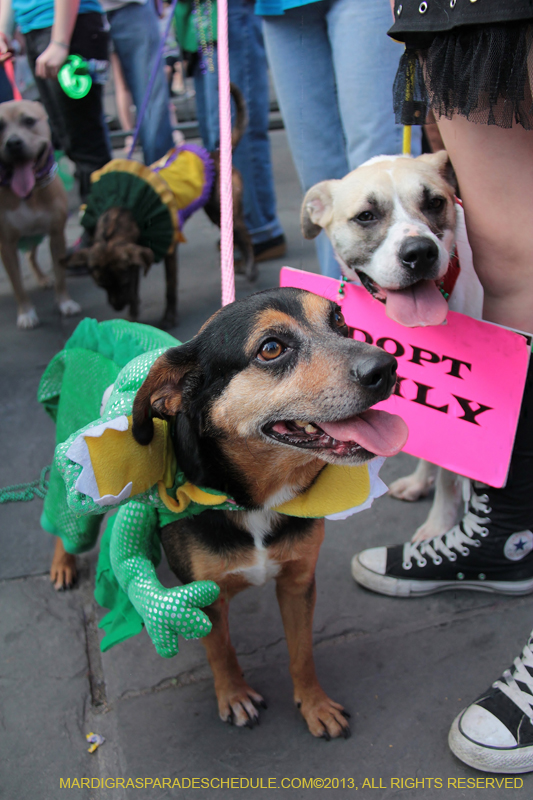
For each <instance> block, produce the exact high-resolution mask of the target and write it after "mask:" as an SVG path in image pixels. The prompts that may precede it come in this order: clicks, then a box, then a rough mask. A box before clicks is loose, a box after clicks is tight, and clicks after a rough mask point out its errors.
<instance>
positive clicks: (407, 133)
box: [402, 59, 415, 156]
mask: <svg viewBox="0 0 533 800" xmlns="http://www.w3.org/2000/svg"><path fill="white" fill-rule="evenodd" d="M414 86H415V65H414V62H413V61H412V60H411V59H410V60H409V65H408V67H407V80H406V84H405V100H406V102H410V101H412V100H413V97H414ZM402 154H403V155H404V156H410V155H411V125H404V126H403V146H402Z"/></svg>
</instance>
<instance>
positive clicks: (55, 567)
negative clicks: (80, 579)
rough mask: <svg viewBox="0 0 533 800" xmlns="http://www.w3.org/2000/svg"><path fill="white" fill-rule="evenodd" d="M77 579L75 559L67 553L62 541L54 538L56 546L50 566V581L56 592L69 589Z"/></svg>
mask: <svg viewBox="0 0 533 800" xmlns="http://www.w3.org/2000/svg"><path fill="white" fill-rule="evenodd" d="M76 578H77V569H76V557H75V556H73V555H71V554H70V553H67V551H66V550H65V548H64V547H63V542H62V540H61V539H60V538H59V536H58V537H56V546H55V549H54V555H53V558H52V564H51V565H50V580H51V581H52V583H53V584H54V589H55V590H56V591H57V592H62V591H64V590H65V589H71V588H72V586H73V585H74V584H75V582H76Z"/></svg>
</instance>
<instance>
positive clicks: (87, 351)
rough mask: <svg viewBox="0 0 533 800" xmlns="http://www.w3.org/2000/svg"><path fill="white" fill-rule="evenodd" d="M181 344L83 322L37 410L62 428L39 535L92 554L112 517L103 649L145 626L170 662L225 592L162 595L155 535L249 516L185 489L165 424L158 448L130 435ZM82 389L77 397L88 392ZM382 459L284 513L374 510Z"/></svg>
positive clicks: (51, 370)
mask: <svg viewBox="0 0 533 800" xmlns="http://www.w3.org/2000/svg"><path fill="white" fill-rule="evenodd" d="M179 344H180V342H179V341H178V340H177V339H174V338H173V337H172V336H170V335H169V334H166V333H163V332H162V331H160V330H157V329H155V328H152V327H150V326H148V325H141V324H139V323H131V322H126V321H124V320H112V321H109V322H101V323H98V322H96V321H95V320H92V319H84V320H82V322H80V324H79V325H78V327H77V328H76V330H75V331H74V333H73V334H72V336H71V337H70V339H69V340H68V341H67V343H66V345H65V348H64V349H63V350H62V351H61V352H60V353H58V354H57V355H56V356H55V357H54V358H53V359H52V361H51V362H50V364H49V365H48V367H47V369H46V371H45V373H44V375H43V378H42V380H41V383H40V386H39V392H38V399H39V401H40V402H41V403H43V405H44V407H45V409H46V410H47V412H48V413H49V414H50V415H51V416H52V418H53V419H54V421H55V422H56V426H57V436H56V441H57V442H58V445H57V447H56V452H55V458H54V464H53V466H52V471H51V474H50V486H49V491H48V494H47V496H46V499H45V503H44V510H43V514H42V518H41V524H42V526H43V528H44V529H45V530H47V531H48V532H50V533H53V534H54V535H57V536H60V537H61V539H62V541H63V544H64V547H65V550H66V551H67V552H69V553H81V552H83V551H86V550H89V549H90V548H92V547H93V546H94V545H95V543H96V540H97V537H98V533H99V528H100V523H101V520H102V518H103V516H104V515H105V514H106V513H107V512H108V511H115V512H116V513H114V514H113V516H111V517H110V519H109V521H108V523H107V525H106V528H105V531H104V534H103V536H102V540H101V542H100V556H99V560H98V567H97V575H96V588H95V597H96V600H97V601H98V602H99V603H100V605H102V606H103V607H105V608H108V609H110V611H109V613H108V614H107V615H106V616H105V617H104V618H103V620H102V621H101V623H100V627H102V628H103V629H104V630H105V636H104V639H103V640H102V643H101V647H102V650H104V651H105V650H107V649H108V648H109V647H112V646H113V645H114V644H117V643H118V642H121V641H124V640H125V639H127V638H129V637H130V636H133V635H135V634H136V633H138V632H139V631H140V630H141V628H142V626H143V624H144V625H145V626H146V629H147V631H148V633H149V635H150V637H151V639H152V641H153V643H154V646H155V648H156V650H157V652H158V653H159V654H160V655H161V656H164V657H166V658H170V657H172V656H174V655H176V654H177V652H178V641H177V639H178V633H179V634H181V635H182V636H183V637H184V638H197V637H200V636H205V635H206V634H207V633H209V631H210V630H211V623H210V621H209V619H208V617H207V615H206V614H205V613H204V612H203V611H201V608H202V607H204V606H207V605H210V604H211V603H213V602H214V601H215V600H216V598H217V597H218V593H219V589H218V587H217V585H216V584H215V583H213V582H212V581H198V582H194V583H191V584H189V585H187V586H180V587H174V588H172V589H166V588H164V587H163V586H162V584H161V583H160V582H159V580H158V578H157V575H156V571H155V568H156V566H157V564H158V563H159V561H160V558H161V549H160V544H159V537H158V531H159V529H160V528H161V527H163V526H164V525H167V524H169V523H170V522H173V521H175V520H177V519H182V518H183V517H186V516H192V515H195V514H200V513H202V511H204V510H205V509H206V508H211V509H213V508H215V509H220V510H242V508H241V507H240V506H238V505H237V504H236V503H235V501H234V500H233V499H232V498H231V497H227V496H226V495H223V494H221V493H220V492H217V491H215V490H213V489H209V488H206V487H198V486H194V485H192V484H191V483H190V482H188V481H187V479H186V477H185V475H184V473H183V472H182V470H181V469H180V466H179V464H178V463H177V461H176V457H175V454H174V449H173V446H172V442H171V439H170V432H169V426H168V424H167V422H165V421H163V420H159V419H155V420H154V428H155V433H154V438H153V440H152V442H151V443H150V444H149V445H147V446H141V445H139V444H138V443H137V442H136V441H135V439H134V438H133V436H132V434H131V416H130V415H131V412H132V407H133V401H134V399H135V395H136V393H137V391H138V389H139V388H140V386H141V384H142V383H143V381H144V379H145V378H146V376H147V374H148V371H149V370H150V367H151V366H152V364H153V363H154V361H155V360H156V359H157V358H158V357H159V356H160V355H161V354H162V353H164V352H165V350H167V349H168V348H169V347H176V346H178V345H179ZM80 384H81V387H82V388H81V389H80ZM382 462H383V459H381V458H379V459H374V460H373V461H370V462H368V464H363V465H361V466H359V467H336V466H333V465H327V466H326V467H325V468H324V470H323V471H322V472H321V473H320V475H319V478H318V479H317V480H316V481H315V483H314V484H313V486H312V487H311V489H309V490H308V491H307V492H304V493H303V494H302V495H300V496H298V497H296V498H294V499H293V500H290V501H288V502H286V503H284V504H282V505H280V506H279V507H278V508H277V509H276V510H277V511H279V512H281V513H283V514H288V515H291V516H298V517H324V516H326V517H328V518H332V519H339V518H344V517H346V516H349V515H350V514H352V513H356V512H357V511H361V510H363V509H364V508H368V507H369V506H370V505H371V503H372V502H373V500H374V498H375V497H378V496H379V495H381V494H383V493H384V492H385V491H386V487H385V485H384V484H383V483H382V481H381V480H380V479H379V477H378V472H379V468H380V466H381V464H382Z"/></svg>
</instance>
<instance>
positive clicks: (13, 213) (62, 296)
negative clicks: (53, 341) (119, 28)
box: [0, 100, 81, 328]
mask: <svg viewBox="0 0 533 800" xmlns="http://www.w3.org/2000/svg"><path fill="white" fill-rule="evenodd" d="M56 172H57V166H56V165H55V162H54V157H53V150H52V144H51V140H50V128H49V127H48V121H47V118H46V113H45V110H44V108H43V106H42V105H41V104H40V103H36V102H33V101H30V100H20V101H17V100H12V101H10V102H7V103H2V104H0V254H1V256H2V261H3V264H4V267H5V269H6V272H7V274H8V276H9V279H10V281H11V284H12V286H13V292H14V294H15V298H16V301H17V306H18V310H17V325H18V327H19V328H34V327H35V326H36V325H38V323H39V320H38V317H37V313H36V311H35V308H34V307H33V304H32V303H31V301H30V299H29V297H28V295H27V294H26V291H25V290H24V286H23V283H22V277H21V272H20V264H19V257H18V249H17V248H18V245H19V242H20V240H21V238H23V237H36V236H44V235H49V236H50V253H51V256H52V264H53V270H54V284H55V293H56V300H57V304H58V306H59V310H60V312H61V314H63V316H70V315H72V314H79V313H80V311H81V308H80V306H79V305H78V303H76V302H74V300H72V299H71V298H70V297H69V295H68V292H67V289H66V286H65V270H64V268H63V267H61V265H60V259H61V258H63V257H64V255H65V224H66V221H67V212H68V203H67V193H66V191H65V188H64V186H63V184H62V183H61V180H60V179H59V177H58V176H57V174H56ZM30 264H31V266H32V268H33V270H34V272H35V274H36V277H37V280H38V281H39V284H40V285H41V286H42V287H43V288H46V287H47V286H49V285H50V283H49V279H48V277H47V276H46V275H43V273H42V272H41V270H40V268H39V265H38V264H37V261H36V259H35V247H33V248H32V250H31V254H30Z"/></svg>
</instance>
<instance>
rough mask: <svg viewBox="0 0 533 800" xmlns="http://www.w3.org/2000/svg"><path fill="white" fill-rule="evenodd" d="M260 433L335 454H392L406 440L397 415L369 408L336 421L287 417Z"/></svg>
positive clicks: (401, 420) (407, 432) (402, 422)
mask: <svg viewBox="0 0 533 800" xmlns="http://www.w3.org/2000/svg"><path fill="white" fill-rule="evenodd" d="M263 432H264V434H265V435H266V436H268V437H270V438H271V439H276V440H277V441H279V442H283V443H285V444H288V445H292V446H293V447H303V448H305V449H308V450H322V451H324V450H325V451H328V452H329V453H331V454H334V455H337V456H339V457H350V456H355V455H357V454H361V455H364V454H365V453H370V454H372V455H375V456H394V455H396V453H399V452H400V450H401V449H402V447H403V446H404V444H405V443H406V441H407V436H408V434H409V431H408V429H407V425H406V424H405V422H404V421H403V419H402V418H401V417H398V416H397V415H396V414H389V413H388V412H387V411H377V410H376V409H369V410H368V411H363V412H362V413H361V414H357V415H356V416H354V417H349V418H348V419H342V420H339V421H338V422H320V423H317V422H306V421H305V420H299V419H297V420H290V421H284V422H275V423H272V424H271V425H267V426H266V427H265V428H264V429H263Z"/></svg>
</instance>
